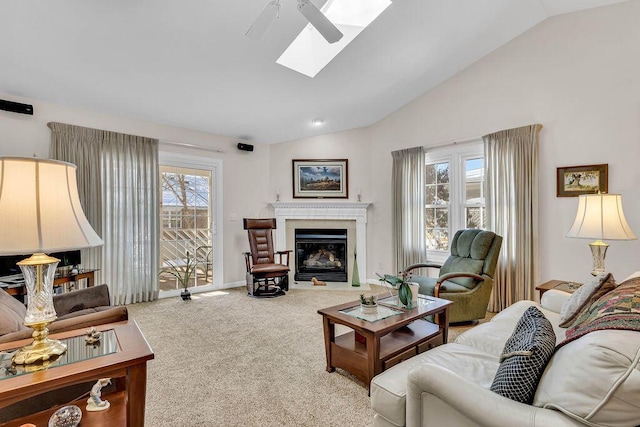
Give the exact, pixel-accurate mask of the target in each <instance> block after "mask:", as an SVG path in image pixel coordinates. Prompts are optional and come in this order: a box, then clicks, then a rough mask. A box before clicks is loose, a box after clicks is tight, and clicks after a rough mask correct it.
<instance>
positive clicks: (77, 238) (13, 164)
mask: <svg viewBox="0 0 640 427" xmlns="http://www.w3.org/2000/svg"><path fill="white" fill-rule="evenodd" d="M102 244H103V241H102V239H101V238H100V237H99V236H98V235H97V234H96V232H95V231H94V230H93V228H91V225H89V222H88V221H87V218H86V217H85V215H84V212H83V211H82V206H80V199H79V197H78V187H77V183H76V166H75V165H72V164H70V163H66V162H60V161H56V160H42V159H33V158H20V157H0V255H23V254H26V255H28V254H33V255H32V256H31V257H30V258H27V259H25V260H22V261H20V262H18V265H19V266H20V269H21V270H22V273H23V275H24V280H25V286H26V288H27V313H26V316H25V318H24V324H25V325H26V326H28V327H30V328H32V329H33V330H34V332H33V335H32V336H33V342H32V343H31V344H29V345H27V346H25V347H23V348H21V349H19V350H18V351H17V352H16V354H14V356H13V362H14V363H16V364H31V363H35V362H38V361H46V360H49V359H50V358H52V357H54V356H59V355H60V354H62V353H64V352H65V351H66V346H65V345H64V344H63V343H61V342H60V341H57V340H53V339H50V338H48V337H47V335H48V332H49V330H48V329H47V325H48V324H49V323H51V322H52V321H54V320H55V319H56V311H55V309H54V307H53V279H54V277H55V272H56V267H57V265H58V262H59V261H60V260H58V259H56V258H53V257H50V256H48V255H45V253H47V252H49V253H51V252H62V251H69V250H76V249H80V248H88V247H93V246H99V245H102Z"/></svg>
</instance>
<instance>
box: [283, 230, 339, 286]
mask: <svg viewBox="0 0 640 427" xmlns="http://www.w3.org/2000/svg"><path fill="white" fill-rule="evenodd" d="M295 248H296V272H295V275H294V278H295V280H304V281H309V280H311V278H313V277H315V278H316V279H318V280H323V281H328V282H347V281H348V280H347V256H346V255H347V230H346V229H333V228H332V229H318V228H312V229H307V228H303V229H296V230H295Z"/></svg>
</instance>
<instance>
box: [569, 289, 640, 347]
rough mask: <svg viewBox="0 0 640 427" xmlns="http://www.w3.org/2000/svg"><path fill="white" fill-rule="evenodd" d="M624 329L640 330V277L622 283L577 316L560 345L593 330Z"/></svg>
mask: <svg viewBox="0 0 640 427" xmlns="http://www.w3.org/2000/svg"><path fill="white" fill-rule="evenodd" d="M604 329H623V330H628V331H638V332H640V278H638V277H636V278H633V279H630V280H627V281H625V282H622V283H621V284H620V285H619V286H618V287H616V288H615V289H614V290H612V291H610V292H608V293H607V294H606V295H603V296H602V297H601V298H600V299H598V300H597V301H595V302H594V303H592V304H591V305H590V306H589V308H588V309H587V310H583V312H582V313H581V314H580V315H579V316H578V317H576V320H575V322H574V323H573V325H571V327H570V328H569V329H567V333H566V335H565V340H564V341H563V342H561V343H560V344H559V345H558V348H559V347H561V346H563V345H565V344H567V343H570V342H571V341H574V340H576V339H578V338H580V337H582V336H584V335H586V334H588V333H589V332H593V331H600V330H604Z"/></svg>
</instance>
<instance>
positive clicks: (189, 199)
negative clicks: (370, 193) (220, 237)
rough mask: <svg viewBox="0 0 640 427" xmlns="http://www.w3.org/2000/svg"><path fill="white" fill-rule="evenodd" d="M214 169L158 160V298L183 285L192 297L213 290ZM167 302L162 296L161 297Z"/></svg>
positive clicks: (191, 161) (198, 162)
mask: <svg viewBox="0 0 640 427" xmlns="http://www.w3.org/2000/svg"><path fill="white" fill-rule="evenodd" d="M219 167H220V165H219V163H218V161H214V160H212V161H211V163H209V164H207V162H203V161H202V159H197V158H191V157H183V156H176V155H175V154H171V155H168V154H167V155H166V156H163V155H161V158H160V184H161V191H162V194H161V197H160V227H161V229H160V251H159V252H160V262H159V266H160V271H159V275H158V277H159V288H160V291H161V293H169V294H175V293H176V292H177V291H178V290H180V289H182V288H183V287H184V285H185V284H186V285H187V286H188V287H189V288H190V289H191V290H192V291H193V290H194V288H196V289H201V288H202V287H211V288H216V287H217V288H219V287H221V283H219V282H218V283H217V282H216V279H217V280H221V278H222V274H221V263H219V261H218V262H217V258H218V254H219V252H220V248H219V244H218V242H217V239H216V237H217V234H218V233H217V232H216V229H215V224H217V221H216V218H217V208H219V199H220V198H219V193H220V191H219V182H218V177H219ZM167 296H168V295H167Z"/></svg>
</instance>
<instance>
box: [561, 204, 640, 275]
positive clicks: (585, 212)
mask: <svg viewBox="0 0 640 427" xmlns="http://www.w3.org/2000/svg"><path fill="white" fill-rule="evenodd" d="M567 237H577V238H582V239H596V240H595V241H594V242H591V243H589V247H590V248H591V256H592V258H593V270H592V271H591V274H592V275H594V276H597V275H598V274H601V273H604V272H605V269H604V258H605V256H606V254H607V248H608V247H609V245H608V244H606V243H604V242H603V241H602V240H603V239H606V240H634V239H635V238H636V236H635V234H633V231H631V227H629V224H627V220H626V219H625V217H624V212H623V211H622V196H621V195H620V194H583V195H580V196H578V212H577V213H576V219H575V220H574V221H573V225H572V226H571V229H570V230H569V232H568V233H567Z"/></svg>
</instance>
